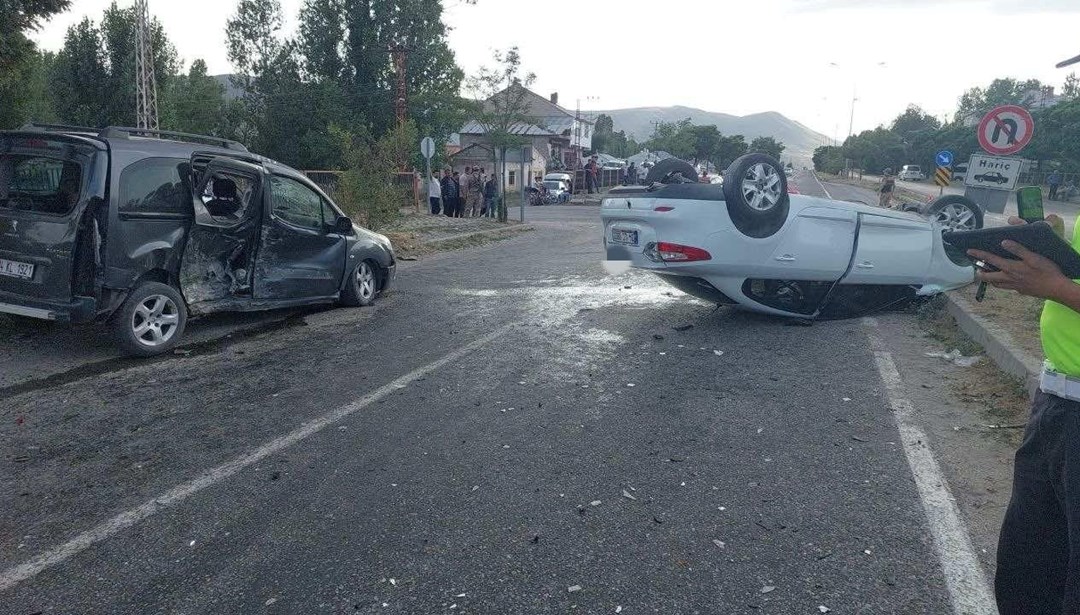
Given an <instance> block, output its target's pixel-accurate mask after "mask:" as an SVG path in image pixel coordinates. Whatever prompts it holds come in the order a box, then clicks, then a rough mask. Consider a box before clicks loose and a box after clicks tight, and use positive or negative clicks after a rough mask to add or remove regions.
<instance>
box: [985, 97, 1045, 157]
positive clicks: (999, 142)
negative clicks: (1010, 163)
mask: <svg viewBox="0 0 1080 615" xmlns="http://www.w3.org/2000/svg"><path fill="white" fill-rule="evenodd" d="M1034 134H1035V120H1033V119H1031V114H1030V113H1028V111H1027V109H1025V108H1023V107H1018V106H1016V105H1004V106H1001V107H998V108H996V109H994V110H993V111H991V112H990V113H987V114H986V117H984V118H983V119H982V121H981V122H979V130H978V136H979V145H980V146H982V148H983V149H984V150H986V152H987V153H990V154H994V155H995V156H1008V155H1010V154H1015V153H1016V152H1018V151H1020V150H1022V149H1024V147H1025V146H1026V145H1027V144H1028V143H1030V142H1031V137H1032V135H1034Z"/></svg>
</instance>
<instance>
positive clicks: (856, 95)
mask: <svg viewBox="0 0 1080 615" xmlns="http://www.w3.org/2000/svg"><path fill="white" fill-rule="evenodd" d="M857 100H859V91H858V90H857V89H855V88H854V87H853V88H852V89H851V119H850V120H849V121H848V129H847V136H848V138H849V139H850V138H851V133H852V132H853V131H854V130H855V101H857Z"/></svg>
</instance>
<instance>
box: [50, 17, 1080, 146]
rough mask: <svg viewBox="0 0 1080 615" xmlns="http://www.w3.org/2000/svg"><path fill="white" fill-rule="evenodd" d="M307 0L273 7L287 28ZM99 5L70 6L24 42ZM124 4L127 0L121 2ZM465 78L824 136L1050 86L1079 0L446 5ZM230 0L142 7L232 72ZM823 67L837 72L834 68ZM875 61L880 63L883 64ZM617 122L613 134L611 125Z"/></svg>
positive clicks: (58, 33)
mask: <svg viewBox="0 0 1080 615" xmlns="http://www.w3.org/2000/svg"><path fill="white" fill-rule="evenodd" d="M302 2H303V0H282V4H283V6H284V7H285V10H286V13H287V14H288V15H289V17H290V22H289V24H288V29H289V30H294V29H295V27H296V13H297V11H298V10H299V7H300V5H301V4H302ZM109 3H110V0H74V2H73V3H72V4H73V5H75V8H73V9H72V11H71V12H69V13H67V14H65V15H61V16H58V17H57V18H56V19H54V20H53V21H52V22H50V23H49V24H47V25H46V26H45V27H44V28H43V29H42V30H41V32H39V33H38V34H37V35H36V36H35V38H36V40H37V41H38V42H39V43H40V44H41V45H42V46H43V47H45V48H47V49H53V50H56V49H59V48H60V47H61V46H62V45H63V38H64V33H65V31H66V30H67V28H68V27H69V26H70V25H71V24H73V23H74V22H75V21H77V20H78V19H81V18H82V17H83V16H84V15H89V16H90V17H92V18H94V19H95V20H96V19H99V18H100V15H101V13H102V11H103V10H104V8H105V7H106V6H108V4H109ZM120 4H121V5H122V6H123V5H130V4H131V0H120ZM444 5H445V6H446V8H447V11H446V20H447V23H448V24H450V26H451V27H452V32H451V35H450V42H451V46H452V47H453V49H454V51H455V52H456V53H457V56H458V62H459V64H461V66H462V67H463V68H464V69H465V71H466V72H467V73H470V72H472V71H474V70H475V68H476V67H478V66H480V65H481V64H483V63H485V62H490V60H491V52H492V50H493V49H497V48H499V49H501V48H506V47H509V46H512V45H517V46H518V47H520V48H521V54H522V58H523V60H524V63H525V65H526V68H527V69H528V70H531V71H533V72H535V73H536V75H537V82H536V85H535V87H534V89H535V90H536V91H538V92H539V93H541V94H543V95H547V94H549V93H551V92H555V91H557V92H559V95H560V97H561V102H562V103H563V104H564V105H565V106H567V107H570V108H573V107H574V105H575V104H576V101H577V100H578V99H580V100H581V106H582V108H583V109H613V108H623V107H639V106H668V105H685V106H690V107H698V108H701V109H705V110H708V111H720V112H726V113H732V114H736V115H745V114H748V113H756V112H761V111H779V112H781V113H783V114H785V115H787V116H788V117H791V118H792V119H795V120H797V121H799V122H802V123H803V124H806V125H808V126H810V127H811V128H814V129H815V130H818V131H820V132H822V133H825V134H827V135H829V136H839V137H840V138H843V137H844V136H846V135H847V130H848V121H849V114H850V112H851V100H852V94H853V91H856V92H857V97H858V102H857V103H856V104H855V130H856V132H857V131H859V130H863V129H868V128H873V127H875V126H877V125H878V124H881V123H885V122H888V121H889V120H891V119H892V118H893V117H895V116H896V115H897V114H899V113H900V112H902V111H903V109H904V108H905V107H906V106H907V105H908V103H916V104H918V105H920V106H922V107H923V108H924V109H926V110H927V111H929V112H931V113H933V114H935V115H937V116H939V117H941V116H943V115H945V114H947V113H951V112H952V111H954V110H955V107H956V100H957V98H958V97H959V96H960V94H961V93H962V92H963V91H964V90H965V89H967V88H969V87H972V86H977V85H985V84H986V83H988V82H989V81H990V80H992V79H993V78H995V77H1017V78H1027V77H1035V78H1039V79H1042V80H1043V81H1045V82H1049V83H1053V84H1056V85H1059V84H1060V83H1061V81H1063V80H1064V78H1065V74H1066V71H1063V70H1059V69H1055V68H1054V65H1055V64H1056V63H1057V62H1059V61H1061V60H1064V59H1066V58H1070V57H1073V56H1075V55H1077V54H1080V38H1078V37H1077V36H1076V33H1077V32H1080V0H873V1H870V0H754V1H753V2H739V1H734V0H723V1H721V0H666V1H665V2H637V1H627V0H621V1H618V2H616V1H612V0H591V1H582V0H546V1H544V2H527V3H526V2H524V1H521V0H478V2H477V4H476V5H468V4H466V3H465V2H464V1H463V0H444ZM234 7H235V0H184V1H182V2H181V1H177V0H150V11H151V12H152V13H153V14H154V15H156V16H157V17H158V18H159V19H161V20H162V22H163V23H164V24H165V27H166V29H167V31H168V34H169V37H170V38H171V39H172V41H173V42H174V44H175V45H176V47H177V49H178V50H179V52H180V55H181V57H182V58H183V59H184V60H186V61H187V62H190V61H191V60H193V59H195V58H203V59H205V60H206V62H207V64H208V65H209V67H210V71H211V72H212V73H225V72H230V70H231V69H230V66H229V62H228V60H227V59H226V54H225V42H224V41H225V33H224V23H225V20H226V19H227V18H228V17H229V15H231V13H232V12H233V10H234ZM830 63H836V64H839V65H840V66H839V67H838V68H837V67H831V66H830ZM880 63H884V65H883V66H882V65H880ZM616 128H618V127H616Z"/></svg>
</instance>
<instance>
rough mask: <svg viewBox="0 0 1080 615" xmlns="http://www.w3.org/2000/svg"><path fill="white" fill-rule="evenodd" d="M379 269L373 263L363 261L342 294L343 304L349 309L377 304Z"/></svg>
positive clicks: (354, 271) (350, 277)
mask: <svg viewBox="0 0 1080 615" xmlns="http://www.w3.org/2000/svg"><path fill="white" fill-rule="evenodd" d="M377 272H378V268H377V267H376V265H375V264H374V263H372V262H371V261H361V262H360V264H359V265H357V266H356V269H353V272H352V275H351V276H349V283H348V284H346V285H345V292H343V293H341V304H342V305H346V306H349V307H364V306H368V305H371V304H372V303H375V296H376V295H378V294H379V276H378V273H377Z"/></svg>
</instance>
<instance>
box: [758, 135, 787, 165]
mask: <svg viewBox="0 0 1080 615" xmlns="http://www.w3.org/2000/svg"><path fill="white" fill-rule="evenodd" d="M750 151H751V152H757V153H760V154H768V155H770V156H772V157H773V158H776V159H777V160H780V154H782V153H784V144H783V143H781V142H779V141H777V140H776V139H774V138H772V137H758V138H756V139H754V140H753V141H751V142H750Z"/></svg>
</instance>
